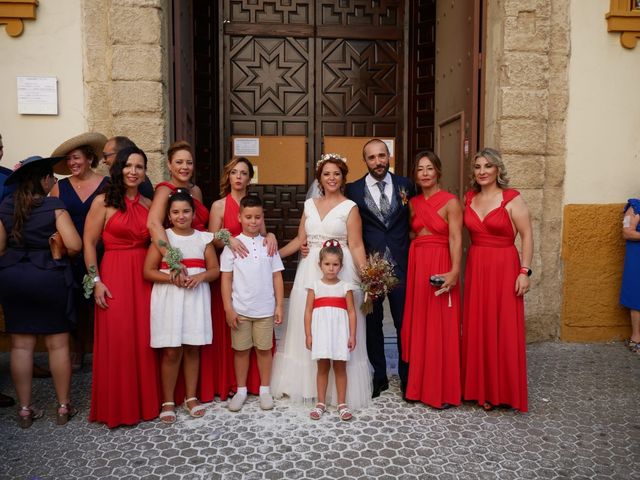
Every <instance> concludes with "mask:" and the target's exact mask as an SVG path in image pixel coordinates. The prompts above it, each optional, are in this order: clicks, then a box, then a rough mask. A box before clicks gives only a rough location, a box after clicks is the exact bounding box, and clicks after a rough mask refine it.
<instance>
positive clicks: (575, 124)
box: [560, 0, 640, 341]
mask: <svg viewBox="0 0 640 480" xmlns="http://www.w3.org/2000/svg"><path fill="white" fill-rule="evenodd" d="M608 10H609V1H608V0H590V1H588V2H585V1H583V0H571V45H572V49H571V62H570V65H569V92H570V95H569V98H570V99H569V105H568V109H567V135H566V145H567V162H566V178H565V191H564V199H563V203H564V208H563V225H562V229H563V242H562V260H563V268H564V275H563V289H562V291H563V306H562V327H561V336H560V338H561V339H563V340H567V341H598V340H600V341H602V340H615V339H618V340H619V339H621V338H624V337H626V336H628V332H629V313H628V311H627V310H626V309H624V308H622V307H621V306H620V305H619V294H620V281H621V277H622V261H623V257H624V241H623V240H622V238H621V224H620V222H621V219H622V206H623V203H624V202H626V200H627V199H628V198H630V197H638V196H640V177H639V176H638V167H639V166H640V135H639V134H638V132H640V114H639V113H638V112H640V88H638V79H640V46H638V47H636V48H635V49H632V50H629V49H626V48H623V47H622V46H621V44H620V34H619V33H608V32H607V25H606V21H605V14H606V12H607V11H608Z"/></svg>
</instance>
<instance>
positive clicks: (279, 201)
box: [250, 185, 307, 282]
mask: <svg viewBox="0 0 640 480" xmlns="http://www.w3.org/2000/svg"><path fill="white" fill-rule="evenodd" d="M250 192H251V193H257V194H258V195H260V197H261V198H262V201H263V202H264V205H265V222H266V225H267V226H268V229H269V231H270V232H274V233H275V235H276V237H277V238H278V241H279V242H280V244H281V246H282V245H285V244H286V242H288V241H289V240H291V239H292V238H295V236H296V235H297V234H298V224H299V223H300V218H301V217H302V212H303V210H304V201H305V196H306V193H307V187H306V186H304V185H291V186H283V185H252V186H251V187H250ZM282 261H283V263H284V266H285V271H284V280H285V281H286V282H293V279H294V277H295V274H296V267H297V265H298V256H297V255H291V256H290V257H287V258H285V259H283V260H282Z"/></svg>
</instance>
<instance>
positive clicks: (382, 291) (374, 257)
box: [359, 252, 399, 315]
mask: <svg viewBox="0 0 640 480" xmlns="http://www.w3.org/2000/svg"><path fill="white" fill-rule="evenodd" d="M398 282H399V280H398V278H397V277H396V276H395V275H394V274H393V265H391V262H389V261H388V260H385V259H384V258H383V257H382V256H381V255H380V253H379V252H374V253H372V254H371V255H369V257H368V258H367V263H366V264H365V266H364V267H363V268H362V269H360V283H359V286H360V288H361V289H362V291H363V292H364V302H363V303H362V306H361V307H360V309H361V310H362V313H364V314H365V315H367V314H369V313H371V312H372V311H373V302H374V301H376V300H379V299H381V298H384V297H385V296H386V295H387V294H388V293H389V292H390V291H391V290H392V289H393V288H394V287H395V286H396V285H397V284H398Z"/></svg>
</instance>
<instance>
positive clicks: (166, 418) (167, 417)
mask: <svg viewBox="0 0 640 480" xmlns="http://www.w3.org/2000/svg"><path fill="white" fill-rule="evenodd" d="M175 406H176V404H175V403H174V402H164V403H163V404H162V405H161V406H160V408H164V407H173V408H172V409H171V410H163V411H161V412H160V415H158V418H160V421H161V422H162V423H165V424H167V425H171V424H174V423H176V420H177V419H178V416H177V415H176V409H175Z"/></svg>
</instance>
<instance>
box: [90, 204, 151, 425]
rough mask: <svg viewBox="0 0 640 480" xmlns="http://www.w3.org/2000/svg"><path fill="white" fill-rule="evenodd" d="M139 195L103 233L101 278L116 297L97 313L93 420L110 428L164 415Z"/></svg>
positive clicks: (144, 219) (144, 218)
mask: <svg viewBox="0 0 640 480" xmlns="http://www.w3.org/2000/svg"><path fill="white" fill-rule="evenodd" d="M139 199H140V195H139V194H138V195H137V196H136V198H135V199H133V200H129V199H128V198H126V197H125V201H126V210H125V211H124V212H122V211H120V210H118V211H117V212H116V213H114V214H113V216H112V217H111V218H109V220H107V222H106V224H105V226H104V230H103V232H102V241H103V243H104V250H105V252H104V257H103V258H102V263H101V264H100V277H101V278H102V281H103V282H104V284H105V285H106V286H107V287H108V288H109V291H110V292H111V295H112V298H110V299H108V300H107V301H108V304H109V308H107V309H102V308H100V307H97V306H96V308H95V333H94V346H93V379H92V388H91V412H90V414H89V420H90V421H92V422H103V423H106V424H107V426H108V427H109V428H113V427H117V426H118V425H135V424H136V423H138V422H140V421H142V420H151V419H154V418H156V417H157V416H158V413H159V412H160V403H161V401H162V400H161V398H162V396H161V391H160V373H159V368H158V357H157V355H156V352H155V351H154V349H153V348H151V347H150V346H149V342H150V331H149V328H150V327H149V317H150V308H149V301H150V299H151V284H150V283H148V282H146V281H145V280H144V278H143V272H142V270H143V265H144V259H145V256H146V255H147V247H148V245H149V232H148V230H147V216H148V213H149V211H148V210H147V208H145V207H144V206H143V205H141V204H140V203H139Z"/></svg>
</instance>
